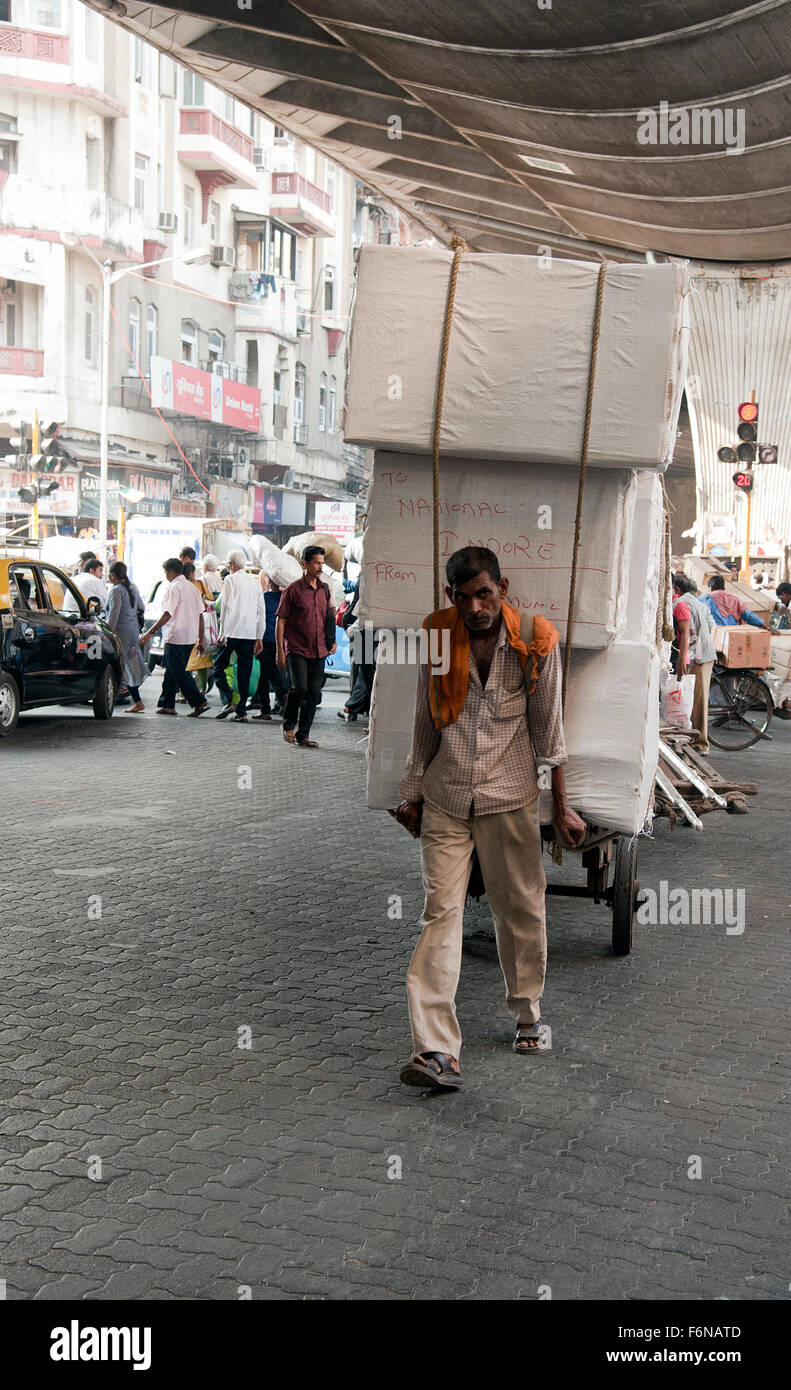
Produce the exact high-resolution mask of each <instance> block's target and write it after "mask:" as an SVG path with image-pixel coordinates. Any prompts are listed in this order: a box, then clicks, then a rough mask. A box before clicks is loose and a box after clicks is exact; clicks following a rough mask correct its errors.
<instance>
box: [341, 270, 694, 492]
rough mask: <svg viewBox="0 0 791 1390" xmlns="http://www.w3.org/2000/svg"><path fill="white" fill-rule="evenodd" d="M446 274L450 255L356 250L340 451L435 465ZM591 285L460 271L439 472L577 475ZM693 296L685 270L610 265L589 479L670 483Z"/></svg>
mask: <svg viewBox="0 0 791 1390" xmlns="http://www.w3.org/2000/svg"><path fill="white" fill-rule="evenodd" d="M452 260H453V255H452V252H450V251H448V250H446V249H445V247H387V246H363V247H362V248H361V249H360V251H359V253H358V258H357V282H356V290H355V301H354V309H353V313H352V321H351V325H350V335H349V346H348V381H347V389H346V406H345V411H344V418H343V432H344V437H345V438H346V440H347V441H348V442H349V443H350V444H362V445H367V446H369V447H371V448H374V449H391V450H394V451H397V452H403V453H410V454H415V453H417V454H419V453H431V448H432V437H433V429H434V408H435V402H436V393H437V379H438V371H439V363H440V357H441V345H442V332H443V324H444V319H445V307H446V302H447V294H448V282H449V276H450V270H451V264H452ZM598 270H599V267H598V265H597V264H595V263H594V262H592V261H570V260H560V259H558V258H555V259H554V260H553V261H552V263H551V265H549V264H547V262H546V261H545V260H543V259H542V258H541V257H535V256H514V255H498V254H492V253H490V252H475V253H471V254H469V255H467V254H465V255H464V256H462V258H461V265H460V268H459V275H458V281H457V288H456V302H455V307H454V313H453V325H452V329H451V335H450V349H449V356H448V366H447V375H446V380H445V397H444V406H443V412H442V433H441V437H440V447H441V450H442V454H443V456H444V457H447V456H448V455H459V456H461V457H468V458H481V459H486V460H487V461H489V460H507V459H514V460H521V461H527V462H530V463H549V464H553V465H554V464H564V465H573V466H575V467H576V466H578V464H579V457H580V446H581V442H582V435H583V428H584V422H585V405H586V397H587V390H588V373H589V365H590V350H591V332H592V326H593V319H594V311H595V303H596V285H597V277H598ZM689 286H690V278H689V274H688V272H687V271H686V269H684V268H683V267H682V266H680V265H670V264H668V265H639V264H629V265H626V264H624V265H617V264H615V263H612V262H611V263H609V264H608V265H607V269H606V280H605V290H604V301H603V311H602V321H601V336H600V339H599V348H598V354H597V366H596V384H595V391H594V399H593V415H592V421H591V436H590V445H589V453H588V465H589V467H592V468H653V469H664V468H666V467H667V465H668V463H669V462H670V460H671V459H672V456H673V446H674V444H675V436H676V425H677V420H678V412H679V405H680V402H681V394H682V390H683V386H684V380H685V377H686V357H687V346H688V340H689V324H688V307H687V306H688V302H689V297H688V291H689Z"/></svg>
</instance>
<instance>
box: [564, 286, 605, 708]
mask: <svg viewBox="0 0 791 1390" xmlns="http://www.w3.org/2000/svg"><path fill="white" fill-rule="evenodd" d="M606 268H607V267H606V265H605V264H604V262H602V264H601V265H600V266H599V278H598V281H597V283H596V312H595V314H594V316H593V339H592V342H591V355H590V366H589V368H588V395H587V399H586V401H585V428H584V430H583V433H582V449H581V451H580V471H579V481H578V483H577V514H576V517H575V518H574V549H573V551H572V555H571V580H570V583H569V611H568V618H567V620H566V650H565V652H564V654H563V694H562V700H563V713H564V714H565V712H566V695H567V692H568V683H569V671H570V669H571V639H572V634H573V631H574V600H575V598H576V593H577V561H578V559H579V546H580V533H581V531H582V500H583V497H584V495H585V469H586V467H587V463H588V444H589V442H590V433H591V417H592V415H593V390H594V385H595V382H596V355H597V353H598V350H599V333H600V331H601V312H602V303H603V301H604V275H605V271H606Z"/></svg>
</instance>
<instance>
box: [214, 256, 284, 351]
mask: <svg viewBox="0 0 791 1390" xmlns="http://www.w3.org/2000/svg"><path fill="white" fill-rule="evenodd" d="M273 284H274V288H273ZM228 298H229V299H232V300H234V302H235V303H236V315H235V317H236V325H235V326H236V331H237V333H247V332H250V333H256V332H258V333H275V334H277V335H279V336H280V337H283V338H289V339H292V340H293V339H295V338H296V336H297V287H296V285H293V284H292V283H291V282H290V281H289V280H280V279H279V278H276V277H274V276H265V275H262V274H259V273H258V271H253V270H251V271H246V270H237V271H234V273H233V274H232V275H231V277H230V281H229V285H228Z"/></svg>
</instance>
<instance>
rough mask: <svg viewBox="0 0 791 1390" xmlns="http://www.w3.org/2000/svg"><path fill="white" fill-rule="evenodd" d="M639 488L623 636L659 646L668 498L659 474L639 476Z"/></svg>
mask: <svg viewBox="0 0 791 1390" xmlns="http://www.w3.org/2000/svg"><path fill="white" fill-rule="evenodd" d="M635 486H636V492H637V496H636V501H635V508H634V518H633V521H632V540H631V545H630V549H629V555H628V565H627V570H628V583H627V587H628V597H627V604H626V621H625V624H624V629H623V637H624V638H625V640H626V641H628V642H647V643H648V644H649V645H650V644H651V643H656V613H657V607H658V604H659V597H660V595H659V577H660V568H661V557H662V539H663V533H664V497H663V493H662V483H661V481H660V479H659V478H658V477H657V475H656V473H648V472H645V471H643V472H640V473H637V474H636V475H635ZM576 645H578V644H577V643H576V642H575V646H576Z"/></svg>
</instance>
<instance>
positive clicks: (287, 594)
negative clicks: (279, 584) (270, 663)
mask: <svg viewBox="0 0 791 1390" xmlns="http://www.w3.org/2000/svg"><path fill="white" fill-rule="evenodd" d="M300 564H301V565H302V569H303V575H302V578H301V579H295V580H294V581H293V583H291V584H289V586H288V588H287V589H286V590H285V591H284V593H283V594H282V596H281V599H280V603H279V605H278V610H277V625H276V628H275V641H276V645H277V664H278V666H279V667H280V669H281V670H285V669H286V667H287V668H288V676H289V683H290V687H291V688H290V690H289V692H288V695H287V697H286V712H285V714H284V716H283V737H284V739H285V740H286V743H298V744H299V745H300V747H301V748H318V746H319V745H318V743H317V742H316V741H315V739H312V738H311V737H310V730H311V725H312V724H313V717H314V715H315V713H316V705H317V704H318V701H319V697H320V695H321V686H322V681H323V679H324V661H325V659H326V657H328V656H331V655H332V653H333V652H334V651H335V650H336V649H337V645H338V644H337V642H336V640H335V610H334V608H333V606H332V602H331V599H330V591H329V588H328V586H327V585H326V584H325V583H324V582H323V580H322V579H321V578H320V576H321V571H322V567H323V565H324V551H323V550H322V549H321V546H318V545H309V546H308V547H307V548H306V550H305V552H304V554H303V556H302V559H301V561H300Z"/></svg>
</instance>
